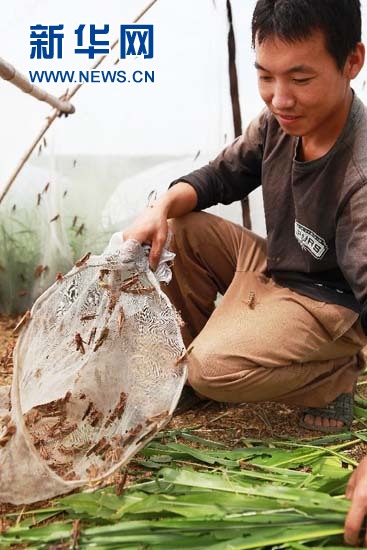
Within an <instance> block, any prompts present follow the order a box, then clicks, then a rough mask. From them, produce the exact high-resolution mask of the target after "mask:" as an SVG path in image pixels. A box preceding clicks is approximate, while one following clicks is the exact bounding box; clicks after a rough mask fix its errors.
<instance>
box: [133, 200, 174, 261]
mask: <svg viewBox="0 0 367 550" xmlns="http://www.w3.org/2000/svg"><path fill="white" fill-rule="evenodd" d="M167 235H168V223H167V213H166V210H165V208H164V207H162V206H161V205H159V204H158V203H155V204H153V205H151V206H149V207H148V208H146V210H144V212H143V213H142V214H141V215H140V216H139V217H138V218H137V219H136V220H135V221H134V223H133V224H132V225H130V226H129V227H128V228H127V229H125V231H124V232H123V238H124V240H127V239H135V240H136V241H138V242H140V244H150V245H151V250H150V253H149V266H150V268H151V269H152V271H155V270H156V269H157V265H158V262H159V258H160V256H161V253H162V249H163V247H164V245H165V243H166V240H167Z"/></svg>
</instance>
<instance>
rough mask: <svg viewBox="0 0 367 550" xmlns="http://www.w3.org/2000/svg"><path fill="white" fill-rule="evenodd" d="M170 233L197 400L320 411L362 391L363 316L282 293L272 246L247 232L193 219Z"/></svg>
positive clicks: (171, 292) (204, 216)
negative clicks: (269, 269)
mask: <svg viewBox="0 0 367 550" xmlns="http://www.w3.org/2000/svg"><path fill="white" fill-rule="evenodd" d="M170 228H171V231H172V233H173V239H172V243H171V249H172V250H173V251H174V252H175V253H176V259H175V262H174V268H173V280H172V281H171V283H170V284H169V285H168V286H166V287H165V288H164V291H165V292H166V294H167V295H168V297H169V298H170V300H171V301H172V302H173V304H174V305H175V306H176V308H177V309H178V310H179V311H180V313H181V316H182V318H183V320H184V322H185V326H184V327H183V329H182V333H183V338H184V341H185V344H186V346H189V345H190V344H192V345H191V347H192V351H191V353H190V355H189V359H188V361H189V383H190V384H191V385H192V387H193V388H194V389H195V390H196V391H197V392H199V393H200V394H203V395H205V396H206V397H208V398H211V399H214V400H217V401H227V402H238V403H241V402H256V401H265V400H271V401H280V402H283V403H288V404H293V405H302V406H313V407H315V406H316V407H317V406H324V405H326V404H327V403H329V402H330V401H332V400H334V399H335V398H336V397H337V396H338V395H339V394H341V393H343V392H345V391H348V390H349V388H350V387H351V386H353V384H354V382H355V381H356V378H357V376H358V375H359V373H360V372H361V369H362V368H363V359H362V354H361V353H360V350H361V348H362V347H363V346H364V345H365V344H366V343H367V337H366V336H365V335H364V334H363V331H362V329H361V326H360V323H359V321H358V315H357V314H356V313H354V312H353V311H351V310H350V309H347V308H345V307H343V306H339V305H335V304H327V303H325V302H318V301H316V300H313V299H312V298H308V297H307V296H302V295H301V294H298V293H297V292H294V291H293V290H290V289H288V288H284V287H281V286H279V285H277V284H276V283H274V282H273V280H272V279H271V278H269V277H267V276H266V274H265V273H266V240H265V239H262V238H261V237H259V236H258V235H255V234H254V233H252V232H251V231H248V230H247V229H244V228H243V227H241V226H239V225H235V224H233V223H231V222H228V221H226V220H224V219H222V218H218V217H217V216H213V215H211V214H208V213H204V212H193V213H191V214H188V215H186V216H183V217H181V218H177V219H173V220H170ZM218 292H219V293H221V294H222V295H223V298H222V300H221V301H220V303H219V304H218V305H217V307H215V300H216V297H217V293H218Z"/></svg>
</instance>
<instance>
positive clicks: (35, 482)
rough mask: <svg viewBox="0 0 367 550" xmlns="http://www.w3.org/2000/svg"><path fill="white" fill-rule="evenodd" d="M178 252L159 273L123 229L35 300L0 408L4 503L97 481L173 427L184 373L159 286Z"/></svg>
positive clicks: (174, 326)
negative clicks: (164, 429) (124, 237)
mask: <svg viewBox="0 0 367 550" xmlns="http://www.w3.org/2000/svg"><path fill="white" fill-rule="evenodd" d="M172 256H173V254H172V253H170V252H168V251H166V250H165V251H164V253H163V255H162V257H161V262H160V266H159V268H158V270H157V271H156V273H155V274H153V273H152V272H151V271H150V269H149V265H148V259H147V253H146V250H145V248H144V247H142V246H141V245H140V244H139V243H138V242H136V241H131V240H130V241H126V242H125V243H123V242H122V236H121V233H120V234H116V235H114V236H113V237H112V239H111V241H110V244H109V245H108V247H107V248H106V250H105V251H104V253H103V254H102V255H100V256H96V255H94V256H93V255H86V256H85V257H84V258H82V259H81V261H79V262H77V264H76V265H75V267H74V268H73V269H72V270H71V271H70V272H69V273H67V274H66V275H65V276H63V277H61V276H60V277H59V280H57V281H56V282H55V283H54V284H53V285H52V286H51V287H50V288H49V289H48V290H47V291H46V292H45V293H44V294H42V296H41V297H40V298H39V299H38V300H37V301H36V303H35V304H34V306H33V308H32V311H31V314H30V318H29V319H26V322H27V325H26V327H25V328H24V329H23V332H22V333H21V335H20V338H19V340H18V342H17V346H16V349H15V354H14V366H15V371H14V376H13V384H12V389H11V400H10V401H11V406H10V403H9V406H10V410H9V411H5V410H4V406H5V407H6V405H5V404H3V409H1V408H0V413H1V412H2V413H3V415H2V417H1V420H0V425H1V428H0V472H1V477H0V502H11V503H14V504H20V503H29V502H34V501H37V500H41V499H46V498H51V497H53V496H55V495H58V494H61V493H65V492H68V491H70V490H72V489H74V488H76V487H79V486H82V485H85V484H88V483H89V484H93V485H94V486H95V484H96V482H101V481H102V480H104V479H107V478H108V477H109V476H111V475H112V474H113V472H115V471H116V470H118V469H119V468H120V467H121V466H122V465H123V464H125V463H126V462H127V461H128V460H129V458H131V456H132V455H134V454H135V453H136V452H137V451H138V450H139V449H140V448H141V447H142V446H143V445H144V444H145V443H146V442H147V441H148V440H149V439H150V438H151V437H153V436H154V434H155V433H156V432H157V431H158V430H159V429H161V428H162V427H163V426H164V425H165V424H166V423H167V422H168V421H169V418H170V415H171V414H172V412H173V410H174V408H175V406H176V404H177V401H178V399H179V396H180V393H181V390H182V387H183V384H184V382H185V378H186V364H185V359H184V355H183V352H184V345H183V342H182V338H181V333H180V326H179V325H180V319H179V316H178V314H177V312H176V311H175V310H174V308H173V307H172V305H171V304H170V302H169V300H168V298H167V297H166V295H165V294H164V292H162V290H161V288H160V284H159V281H166V282H167V281H168V280H169V276H170V270H169V268H168V266H167V263H166V262H167V261H170V260H172ZM4 397H5V400H6V395H4ZM3 401H4V400H3Z"/></svg>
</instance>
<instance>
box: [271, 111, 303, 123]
mask: <svg viewBox="0 0 367 550" xmlns="http://www.w3.org/2000/svg"><path fill="white" fill-rule="evenodd" d="M274 115H275V116H276V117H277V118H278V119H279V120H281V121H282V122H294V121H295V120H299V119H300V118H301V117H299V116H295V115H283V114H281V113H274Z"/></svg>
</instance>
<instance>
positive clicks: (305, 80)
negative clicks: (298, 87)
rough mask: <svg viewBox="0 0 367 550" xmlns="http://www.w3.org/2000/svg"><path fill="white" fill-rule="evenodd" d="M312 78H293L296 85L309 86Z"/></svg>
mask: <svg viewBox="0 0 367 550" xmlns="http://www.w3.org/2000/svg"><path fill="white" fill-rule="evenodd" d="M311 80H312V79H311V78H293V82H295V84H307V83H308V82H311Z"/></svg>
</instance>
